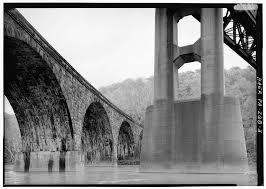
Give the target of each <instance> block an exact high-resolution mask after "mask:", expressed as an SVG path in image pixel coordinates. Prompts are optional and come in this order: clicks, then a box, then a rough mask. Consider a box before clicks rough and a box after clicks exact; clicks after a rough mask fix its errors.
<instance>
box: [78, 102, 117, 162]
mask: <svg viewBox="0 0 266 189" xmlns="http://www.w3.org/2000/svg"><path fill="white" fill-rule="evenodd" d="M81 148H82V152H83V154H84V159H85V164H97V163H110V162H112V156H113V135H112V130H111V125H110V122H109V118H108V115H107V113H106V111H105V109H104V107H103V106H102V104H101V103H100V102H93V103H91V104H90V106H89V107H88V109H87V111H86V114H85V117H84V122H83V128H82V135H81Z"/></svg>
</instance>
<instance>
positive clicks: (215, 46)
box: [200, 8, 247, 173]
mask: <svg viewBox="0 0 266 189" xmlns="http://www.w3.org/2000/svg"><path fill="white" fill-rule="evenodd" d="M223 39H224V36H223V13H222V8H202V9H201V65H202V66H201V111H200V113H201V125H200V129H201V131H202V135H201V137H200V138H201V140H200V141H201V161H202V168H201V171H202V172H208V173H218V172H222V173H243V172H244V171H246V170H247V152H246V146H245V137H244V130H243V124H242V118H241V112H240V104H239V101H238V99H236V98H234V97H226V96H224V59H223V56H224V52H223Z"/></svg>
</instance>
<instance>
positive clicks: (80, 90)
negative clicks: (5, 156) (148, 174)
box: [4, 9, 143, 171]
mask: <svg viewBox="0 0 266 189" xmlns="http://www.w3.org/2000/svg"><path fill="white" fill-rule="evenodd" d="M4 73H5V74H4V95H5V96H6V97H7V98H8V100H9V102H10V104H11V106H12V108H13V110H14V112H15V115H16V118H17V120H18V124H19V129H20V132H21V138H22V150H21V152H19V153H18V154H17V155H16V162H15V170H18V171H75V170H80V169H81V168H83V167H84V165H96V164H97V165H99V164H104V165H106V164H108V165H117V164H118V163H119V162H124V163H127V161H133V160H134V161H139V155H140V145H139V144H140V140H141V138H142V137H141V132H142V130H143V128H142V125H140V124H139V123H137V122H136V121H134V120H133V119H132V118H131V117H130V116H129V115H127V114H125V113H124V112H123V111H121V110H120V109H119V108H118V107H116V106H115V105H114V104H112V103H111V102H110V101H109V100H108V99H106V98H105V97H104V96H103V95H102V94H101V93H100V92H99V91H97V90H96V89H95V88H94V87H93V86H92V85H91V84H89V82H88V81H86V80H85V79H84V78H83V77H82V76H81V75H80V74H79V73H78V72H77V71H76V70H75V69H74V68H73V67H72V66H71V65H70V64H69V63H68V62H67V61H66V60H65V59H64V58H63V57H62V56H61V55H60V54H59V53H58V52H57V51H56V50H55V49H54V48H53V47H52V46H51V45H50V44H49V43H48V42H47V41H46V40H45V39H44V38H43V37H42V36H41V35H40V34H39V33H38V32H37V31H36V30H35V29H34V28H33V27H32V26H31V25H30V24H29V23H28V22H27V20H26V19H25V18H24V17H23V16H22V15H21V14H20V13H19V12H18V11H17V10H16V9H6V10H5V12H4Z"/></svg>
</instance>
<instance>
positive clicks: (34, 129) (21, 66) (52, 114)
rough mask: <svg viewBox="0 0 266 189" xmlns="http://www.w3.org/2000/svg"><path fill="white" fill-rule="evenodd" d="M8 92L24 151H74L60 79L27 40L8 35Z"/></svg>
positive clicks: (5, 85)
mask: <svg viewBox="0 0 266 189" xmlns="http://www.w3.org/2000/svg"><path fill="white" fill-rule="evenodd" d="M4 95H5V96H6V97H7V98H8V100H9V102H10V104H11V106H12V108H13V110H14V113H15V115H16V118H17V120H18V124H19V128H20V132H21V137H22V152H24V153H26V156H29V154H30V152H33V151H37V152H38V151H60V152H65V151H69V150H73V148H74V139H73V127H72V122H71V117H70V113H69V110H68V106H67V102H66V99H65V97H64V95H63V92H62V89H61V87H60V84H59V82H58V81H57V78H56V76H55V74H54V72H53V70H52V69H51V68H50V67H49V65H48V64H47V62H45V61H44V60H43V59H42V57H41V56H40V55H39V54H38V53H37V52H36V51H35V50H34V49H33V48H31V47H30V46H29V45H28V44H26V43H25V42H23V41H21V40H19V39H16V38H13V37H7V36H5V37H4Z"/></svg>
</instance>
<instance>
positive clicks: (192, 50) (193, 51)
mask: <svg viewBox="0 0 266 189" xmlns="http://www.w3.org/2000/svg"><path fill="white" fill-rule="evenodd" d="M200 47H201V46H200V39H198V40H197V41H196V42H195V43H194V44H193V45H187V46H183V47H178V49H177V52H176V53H175V58H174V64H175V65H176V66H177V68H178V69H179V68H181V67H182V66H183V65H184V64H185V63H189V62H194V61H198V62H201V50H200Z"/></svg>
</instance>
